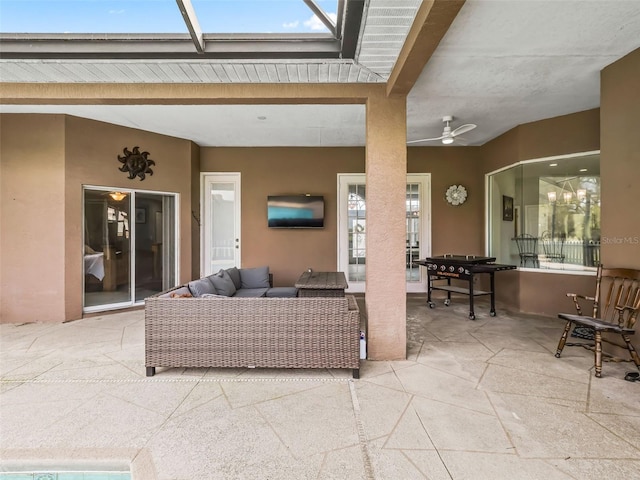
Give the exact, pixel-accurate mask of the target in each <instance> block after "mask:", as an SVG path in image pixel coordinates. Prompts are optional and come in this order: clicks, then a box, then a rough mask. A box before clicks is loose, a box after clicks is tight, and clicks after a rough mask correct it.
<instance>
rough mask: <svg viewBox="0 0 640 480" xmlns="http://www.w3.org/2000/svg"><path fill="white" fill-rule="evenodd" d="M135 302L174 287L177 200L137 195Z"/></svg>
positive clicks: (143, 194) (170, 197)
mask: <svg viewBox="0 0 640 480" xmlns="http://www.w3.org/2000/svg"><path fill="white" fill-rule="evenodd" d="M135 197H136V200H135V203H136V210H135V221H136V223H135V227H136V232H135V245H136V256H135V301H136V302H141V301H142V300H144V299H145V298H146V297H148V296H150V295H153V294H155V293H158V292H161V291H163V290H165V289H167V288H169V287H171V286H173V279H174V278H175V221H174V212H175V198H174V197H173V196H163V195H157V194H152V193H136V196H135Z"/></svg>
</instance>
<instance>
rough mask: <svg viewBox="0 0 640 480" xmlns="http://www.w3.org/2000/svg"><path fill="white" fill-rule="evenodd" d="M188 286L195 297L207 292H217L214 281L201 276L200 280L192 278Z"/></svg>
mask: <svg viewBox="0 0 640 480" xmlns="http://www.w3.org/2000/svg"><path fill="white" fill-rule="evenodd" d="M187 286H188V287H189V291H190V292H191V295H193V296H194V297H201V296H202V295H203V294H205V293H217V292H216V289H215V287H214V286H213V283H211V282H210V281H209V279H208V278H200V279H198V280H191V281H190V282H189V283H188V284H187Z"/></svg>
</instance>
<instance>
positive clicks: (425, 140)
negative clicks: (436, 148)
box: [407, 135, 445, 145]
mask: <svg viewBox="0 0 640 480" xmlns="http://www.w3.org/2000/svg"><path fill="white" fill-rule="evenodd" d="M444 137H445V136H444V135H443V136H441V137H436V138H422V139H420V140H410V141H408V142H407V145H408V144H410V143H419V142H435V141H436V140H442V139H443V138H444Z"/></svg>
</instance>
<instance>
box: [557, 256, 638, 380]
mask: <svg viewBox="0 0 640 480" xmlns="http://www.w3.org/2000/svg"><path fill="white" fill-rule="evenodd" d="M567 297H570V298H571V299H572V300H573V303H574V306H575V308H576V310H577V314H575V315H574V314H570V313H560V314H558V317H559V318H562V319H563V320H566V321H567V324H566V325H565V327H564V331H563V332H562V336H561V337H560V342H559V343H558V350H557V351H556V357H558V358H560V354H561V353H562V349H563V348H564V347H565V345H567V346H582V347H586V348H588V349H590V350H593V352H594V355H595V358H594V365H595V372H596V377H600V376H601V375H602V355H603V352H602V342H606V343H612V342H609V341H608V340H607V339H603V338H602V334H603V333H605V332H610V333H617V334H619V335H620V336H621V337H622V339H623V340H624V342H625V345H626V347H627V350H629V354H630V356H631V360H632V361H633V362H634V363H635V364H636V367H637V368H638V369H640V357H639V356H638V353H637V352H636V349H635V348H634V347H633V345H632V344H631V340H630V335H633V334H634V333H635V330H634V325H635V323H636V320H637V318H638V313H639V312H640V270H632V269H628V268H604V267H603V266H602V265H599V266H598V274H597V276H596V291H595V295H594V296H592V297H590V296H583V295H577V294H575V293H567ZM580 299H582V300H587V301H592V302H593V311H592V313H591V315H583V314H582V307H581V305H580V302H579V300H580ZM574 324H575V325H577V326H583V327H588V328H591V329H592V330H593V338H594V343H593V344H591V343H566V342H567V335H568V334H569V330H571V326H572V325H574ZM605 355H606V354H605Z"/></svg>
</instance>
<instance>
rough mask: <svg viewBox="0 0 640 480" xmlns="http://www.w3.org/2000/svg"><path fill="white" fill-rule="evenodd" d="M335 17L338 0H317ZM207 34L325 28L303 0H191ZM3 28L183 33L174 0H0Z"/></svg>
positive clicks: (320, 30)
mask: <svg viewBox="0 0 640 480" xmlns="http://www.w3.org/2000/svg"><path fill="white" fill-rule="evenodd" d="M316 3H317V4H318V5H319V6H320V7H321V8H322V9H324V11H325V12H327V13H328V14H330V16H332V18H333V19H334V22H335V13H336V6H337V0H317V1H316ZM192 4H193V8H194V10H195V11H196V14H197V16H198V21H199V22H200V27H201V28H202V31H203V32H205V33H326V32H327V30H326V28H324V25H322V23H321V22H320V21H319V20H318V19H317V18H314V15H313V12H312V11H311V10H310V9H309V8H308V7H307V6H306V5H305V3H304V2H303V1H302V0H192ZM0 32H2V33H187V28H186V26H185V24H184V22H183V20H182V16H181V15H180V11H179V10H178V6H177V4H176V2H175V0H125V1H123V0H119V1H118V0H0Z"/></svg>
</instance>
